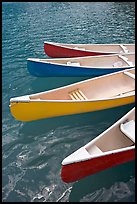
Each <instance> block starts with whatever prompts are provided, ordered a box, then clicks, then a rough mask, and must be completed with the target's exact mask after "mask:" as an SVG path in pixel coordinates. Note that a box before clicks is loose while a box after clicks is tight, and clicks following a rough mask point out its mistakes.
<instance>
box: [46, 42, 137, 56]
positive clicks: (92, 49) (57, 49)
mask: <svg viewBox="0 0 137 204" xmlns="http://www.w3.org/2000/svg"><path fill="white" fill-rule="evenodd" d="M44 51H45V54H47V55H48V56H49V57H53V58H59V57H83V56H95V55H108V54H117V53H131V52H132V53H134V52H135V44H62V43H54V42H47V41H45V42H44Z"/></svg>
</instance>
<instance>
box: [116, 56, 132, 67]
mask: <svg viewBox="0 0 137 204" xmlns="http://www.w3.org/2000/svg"><path fill="white" fill-rule="evenodd" d="M118 57H119V58H120V59H122V60H124V62H126V63H127V64H128V65H129V66H133V63H132V62H131V61H128V58H127V57H125V56H122V55H118Z"/></svg>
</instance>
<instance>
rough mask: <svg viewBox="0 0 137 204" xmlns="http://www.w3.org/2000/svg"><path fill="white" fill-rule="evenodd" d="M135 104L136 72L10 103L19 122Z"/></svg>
mask: <svg viewBox="0 0 137 204" xmlns="http://www.w3.org/2000/svg"><path fill="white" fill-rule="evenodd" d="M134 102H135V68H132V69H126V70H124V71H119V72H115V73H111V74H108V75H103V76H99V77H95V78H92V79H88V80H83V81H80V82H77V83H73V84H70V85H67V86H63V87H60V88H56V89H52V90H48V91H45V92H40V93H36V94H31V95H25V96H20V97H14V98H11V99H10V111H11V114H12V115H13V116H14V117H15V119H17V120H21V121H32V120H38V119H43V118H51V117H57V116H64V115H72V114H79V113H85V112H92V111H98V110H103V109H107V108H112V107H117V106H122V105H126V104H130V103H134Z"/></svg>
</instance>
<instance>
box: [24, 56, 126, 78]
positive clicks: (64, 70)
mask: <svg viewBox="0 0 137 204" xmlns="http://www.w3.org/2000/svg"><path fill="white" fill-rule="evenodd" d="M27 68H28V71H29V73H30V74H31V75H33V76H36V77H62V76H63V77H70V76H74V77H76V76H78V77H79V76H91V77H92V76H93V77H94V76H100V75H103V74H109V73H112V72H117V71H122V70H124V69H126V68H88V67H76V66H68V65H59V64H50V63H42V62H35V61H30V60H27Z"/></svg>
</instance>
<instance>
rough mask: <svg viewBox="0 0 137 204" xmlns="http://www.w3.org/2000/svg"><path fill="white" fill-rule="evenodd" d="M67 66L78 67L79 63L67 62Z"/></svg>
mask: <svg viewBox="0 0 137 204" xmlns="http://www.w3.org/2000/svg"><path fill="white" fill-rule="evenodd" d="M67 65H69V66H78V67H79V66H80V63H79V62H67Z"/></svg>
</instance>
